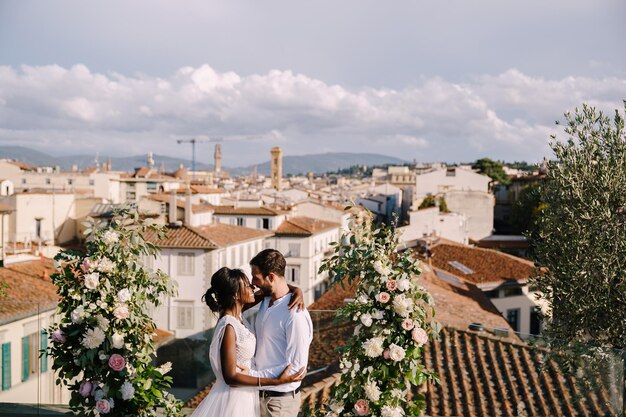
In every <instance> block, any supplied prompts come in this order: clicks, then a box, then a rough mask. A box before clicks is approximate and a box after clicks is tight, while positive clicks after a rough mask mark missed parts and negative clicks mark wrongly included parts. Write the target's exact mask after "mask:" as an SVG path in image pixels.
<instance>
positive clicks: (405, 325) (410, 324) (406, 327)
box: [402, 319, 415, 330]
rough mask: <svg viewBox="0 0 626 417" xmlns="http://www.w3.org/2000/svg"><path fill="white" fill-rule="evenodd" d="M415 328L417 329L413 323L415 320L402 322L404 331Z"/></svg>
mask: <svg viewBox="0 0 626 417" xmlns="http://www.w3.org/2000/svg"><path fill="white" fill-rule="evenodd" d="M413 327H415V324H414V323H413V320H411V319H404V320H403V321H402V328H403V329H404V330H411V329H412V328H413Z"/></svg>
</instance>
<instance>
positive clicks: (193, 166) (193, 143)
mask: <svg viewBox="0 0 626 417" xmlns="http://www.w3.org/2000/svg"><path fill="white" fill-rule="evenodd" d="M260 138H262V136H261V135H256V136H228V137H222V136H216V137H210V138H192V139H177V140H176V143H178V144H181V143H191V172H192V174H191V178H192V181H195V179H196V143H202V142H224V140H228V141H234V140H255V139H260Z"/></svg>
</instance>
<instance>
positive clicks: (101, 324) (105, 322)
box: [96, 314, 109, 332]
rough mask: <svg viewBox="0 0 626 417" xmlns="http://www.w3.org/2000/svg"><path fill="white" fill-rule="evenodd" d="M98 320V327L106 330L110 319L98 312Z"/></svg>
mask: <svg viewBox="0 0 626 417" xmlns="http://www.w3.org/2000/svg"><path fill="white" fill-rule="evenodd" d="M96 320H97V322H98V327H100V328H101V329H102V330H104V331H105V332H106V330H107V329H108V328H109V319H107V318H106V317H104V316H103V315H102V314H98V316H96Z"/></svg>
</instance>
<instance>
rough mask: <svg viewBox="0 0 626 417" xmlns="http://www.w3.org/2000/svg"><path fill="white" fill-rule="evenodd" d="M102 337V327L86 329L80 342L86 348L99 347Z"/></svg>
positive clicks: (103, 336)
mask: <svg viewBox="0 0 626 417" xmlns="http://www.w3.org/2000/svg"><path fill="white" fill-rule="evenodd" d="M104 338H105V335H104V332H103V331H102V329H101V328H99V327H96V328H94V329H87V331H86V332H85V334H84V335H83V340H82V341H81V343H82V345H83V346H85V347H86V348H87V349H95V348H97V347H99V346H100V345H101V344H102V342H104Z"/></svg>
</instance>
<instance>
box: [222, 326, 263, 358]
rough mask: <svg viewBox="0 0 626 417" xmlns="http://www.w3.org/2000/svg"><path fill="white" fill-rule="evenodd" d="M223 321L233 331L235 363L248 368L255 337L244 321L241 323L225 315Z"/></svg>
mask: <svg viewBox="0 0 626 417" xmlns="http://www.w3.org/2000/svg"><path fill="white" fill-rule="evenodd" d="M222 319H223V320H225V321H226V323H225V324H230V325H231V326H233V329H235V338H236V343H237V345H236V349H237V363H240V364H242V365H245V366H247V367H248V368H249V367H250V365H251V364H252V358H253V357H254V352H255V351H256V337H255V336H254V333H253V332H252V331H251V329H250V325H249V324H248V322H246V321H245V319H244V323H241V322H240V321H239V320H237V319H236V318H234V317H233V316H229V315H225V316H224V317H223V318H222Z"/></svg>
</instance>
